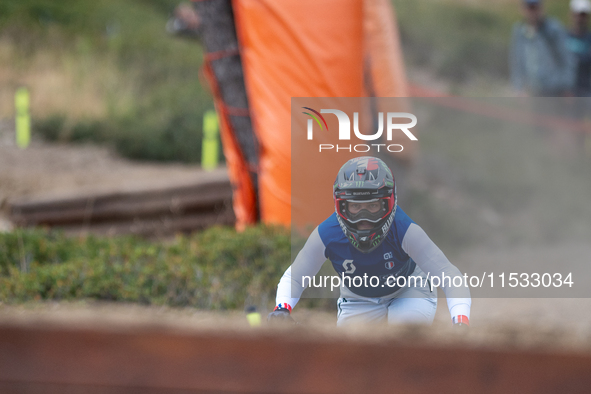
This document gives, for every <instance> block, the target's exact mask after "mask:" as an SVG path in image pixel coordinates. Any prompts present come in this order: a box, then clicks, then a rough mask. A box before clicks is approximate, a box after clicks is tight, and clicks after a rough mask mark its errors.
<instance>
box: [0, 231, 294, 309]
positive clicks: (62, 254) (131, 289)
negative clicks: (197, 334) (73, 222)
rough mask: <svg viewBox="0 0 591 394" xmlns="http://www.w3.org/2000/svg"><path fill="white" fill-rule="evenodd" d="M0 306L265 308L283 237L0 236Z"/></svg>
mask: <svg viewBox="0 0 591 394" xmlns="http://www.w3.org/2000/svg"><path fill="white" fill-rule="evenodd" d="M0 250H1V251H2V252H0V301H2V302H7V303H15V302H23V301H29V300H71V299H78V298H92V299H99V300H111V301H127V302H139V303H145V304H167V305H172V306H193V307H197V308H205V309H231V308H242V307H244V306H245V305H247V304H254V305H259V306H262V307H265V308H266V307H267V306H268V305H267V304H268V303H269V302H272V300H273V298H274V294H275V288H276V286H277V282H278V280H279V278H280V277H281V275H282V274H283V271H284V270H285V268H286V267H287V266H288V265H289V263H290V234H289V231H288V230H286V229H283V228H279V227H268V226H262V225H261V226H257V227H252V228H249V229H247V230H246V231H244V232H242V233H237V232H236V231H235V230H234V229H231V228H221V227H217V228H211V229H209V230H206V231H204V232H202V233H198V234H194V235H191V236H179V237H177V238H176V239H175V240H174V241H173V242H169V243H162V242H156V243H154V242H149V241H146V240H143V239H139V238H135V237H122V238H101V237H94V236H89V237H86V238H69V237H66V236H64V235H63V234H61V233H57V232H52V231H47V230H40V229H35V230H16V231H14V232H11V233H3V234H0Z"/></svg>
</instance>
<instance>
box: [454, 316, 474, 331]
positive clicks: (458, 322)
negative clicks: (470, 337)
mask: <svg viewBox="0 0 591 394" xmlns="http://www.w3.org/2000/svg"><path fill="white" fill-rule="evenodd" d="M452 322H453V327H454V329H456V330H458V331H461V332H466V331H468V327H470V320H469V319H468V316H465V315H458V316H454V317H453V318H452Z"/></svg>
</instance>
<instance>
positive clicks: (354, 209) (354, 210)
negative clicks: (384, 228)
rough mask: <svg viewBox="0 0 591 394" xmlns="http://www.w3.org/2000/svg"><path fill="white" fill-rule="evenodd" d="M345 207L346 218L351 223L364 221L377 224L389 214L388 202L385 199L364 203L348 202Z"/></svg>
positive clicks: (365, 201)
mask: <svg viewBox="0 0 591 394" xmlns="http://www.w3.org/2000/svg"><path fill="white" fill-rule="evenodd" d="M344 205H345V207H344V208H345V209H344V216H345V218H346V219H347V220H348V221H349V222H351V223H357V222H360V221H362V220H366V221H369V222H372V223H376V222H378V221H380V219H382V218H383V217H384V216H385V215H386V214H387V212H388V201H387V199H383V198H376V199H373V200H363V201H357V200H347V201H345V204H344Z"/></svg>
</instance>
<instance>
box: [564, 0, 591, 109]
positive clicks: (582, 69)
mask: <svg viewBox="0 0 591 394" xmlns="http://www.w3.org/2000/svg"><path fill="white" fill-rule="evenodd" d="M570 10H571V13H572V14H571V15H572V27H571V29H570V31H569V33H568V40H567V47H568V49H569V50H570V51H571V52H572V54H573V55H574V57H575V70H576V71H575V84H574V88H573V94H574V95H575V96H577V97H591V32H589V30H588V23H589V14H590V13H591V2H589V0H571V2H570Z"/></svg>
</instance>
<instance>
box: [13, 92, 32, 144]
mask: <svg viewBox="0 0 591 394" xmlns="http://www.w3.org/2000/svg"><path fill="white" fill-rule="evenodd" d="M14 107H15V108H16V117H15V127H16V144H17V145H18V147H19V148H21V149H25V148H26V147H27V146H29V143H30V142H31V116H30V115H29V91H28V90H27V88H25V87H22V88H18V89H17V90H16V93H15V95H14Z"/></svg>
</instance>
